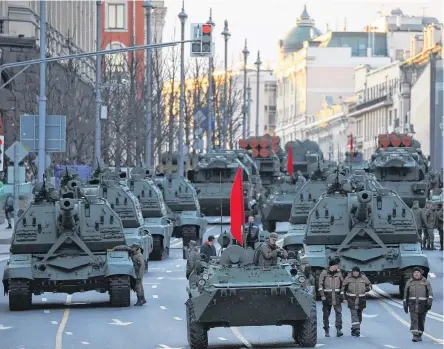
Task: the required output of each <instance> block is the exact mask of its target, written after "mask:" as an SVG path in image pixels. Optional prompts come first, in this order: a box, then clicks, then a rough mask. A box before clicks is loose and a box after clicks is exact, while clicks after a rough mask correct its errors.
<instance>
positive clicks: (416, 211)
mask: <svg viewBox="0 0 444 349" xmlns="http://www.w3.org/2000/svg"><path fill="white" fill-rule="evenodd" d="M412 212H413V216H414V217H415V223H416V229H417V230H418V238H419V241H420V242H421V244H422V248H423V249H424V248H425V243H424V240H422V238H421V237H422V230H423V229H422V228H423V222H422V208H421V207H419V201H418V200H415V201H413V206H412Z"/></svg>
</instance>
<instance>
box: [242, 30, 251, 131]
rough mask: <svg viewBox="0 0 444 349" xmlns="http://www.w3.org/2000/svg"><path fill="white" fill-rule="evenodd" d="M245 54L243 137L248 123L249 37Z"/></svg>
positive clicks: (244, 50)
mask: <svg viewBox="0 0 444 349" xmlns="http://www.w3.org/2000/svg"><path fill="white" fill-rule="evenodd" d="M242 53H243V54H244V106H243V108H242V138H244V139H245V138H246V137H247V132H246V126H247V125H246V124H247V59H248V55H249V54H250V51H248V48H247V39H245V47H244V49H243V51H242Z"/></svg>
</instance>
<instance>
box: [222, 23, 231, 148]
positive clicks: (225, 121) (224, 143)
mask: <svg viewBox="0 0 444 349" xmlns="http://www.w3.org/2000/svg"><path fill="white" fill-rule="evenodd" d="M221 34H222V35H223V36H224V39H225V81H224V100H223V101H224V104H223V111H224V114H223V115H224V117H223V121H222V125H223V127H222V144H221V146H222V149H226V148H227V130H228V127H227V125H228V40H229V39H230V36H231V33H230V32H229V31H228V21H227V20H225V23H224V31H223V32H222V33H221Z"/></svg>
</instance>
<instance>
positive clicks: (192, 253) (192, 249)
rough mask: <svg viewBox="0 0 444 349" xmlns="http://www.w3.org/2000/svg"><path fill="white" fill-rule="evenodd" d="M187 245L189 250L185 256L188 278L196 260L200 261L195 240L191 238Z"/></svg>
mask: <svg viewBox="0 0 444 349" xmlns="http://www.w3.org/2000/svg"><path fill="white" fill-rule="evenodd" d="M188 246H189V252H188V258H187V269H186V278H187V279H188V280H189V279H190V276H191V273H192V272H193V271H194V268H195V267H196V262H197V261H200V252H199V247H198V246H197V243H196V241H194V240H191V241H190V242H189V244H188Z"/></svg>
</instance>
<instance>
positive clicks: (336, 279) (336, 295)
mask: <svg viewBox="0 0 444 349" xmlns="http://www.w3.org/2000/svg"><path fill="white" fill-rule="evenodd" d="M338 264H339V261H338V260H336V259H332V260H331V261H330V262H329V263H328V268H327V269H325V270H323V271H322V272H321V275H319V293H320V295H321V300H322V312H323V315H324V316H323V318H324V331H325V337H330V324H329V321H328V320H329V317H330V313H331V308H332V307H333V309H334V311H335V317H336V320H335V327H336V336H337V337H341V336H343V333H342V331H341V330H342V305H341V303H342V301H343V294H342V293H341V289H342V283H343V281H344V278H343V277H342V273H341V271H340V270H339V269H338Z"/></svg>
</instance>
